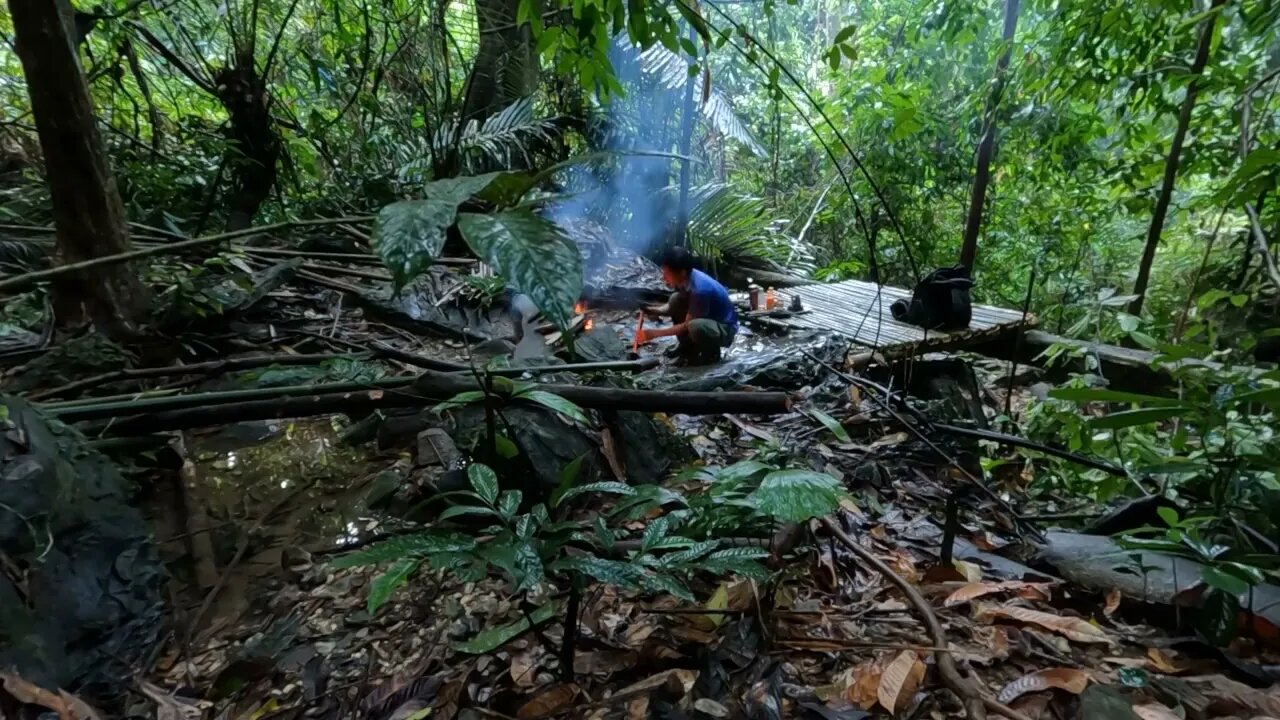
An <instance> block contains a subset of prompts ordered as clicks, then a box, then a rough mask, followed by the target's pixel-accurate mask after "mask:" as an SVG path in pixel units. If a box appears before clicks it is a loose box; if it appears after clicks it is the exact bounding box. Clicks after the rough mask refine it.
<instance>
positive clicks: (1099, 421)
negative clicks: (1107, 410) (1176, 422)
mask: <svg viewBox="0 0 1280 720" xmlns="http://www.w3.org/2000/svg"><path fill="white" fill-rule="evenodd" d="M1193 410H1194V408H1190V407H1186V406H1184V405H1178V406H1175V407H1157V408H1142V409H1139V410H1125V411H1123V412H1117V413H1111V414H1110V415H1103V416H1102V417H1095V418H1089V427H1091V428H1094V429H1095V430H1118V429H1120V428H1127V427H1135V426H1138V425H1150V424H1152V423H1157V422H1160V421H1162V420H1168V419H1170V418H1175V417H1178V416H1179V415H1183V414H1186V413H1188V412H1191V411H1193Z"/></svg>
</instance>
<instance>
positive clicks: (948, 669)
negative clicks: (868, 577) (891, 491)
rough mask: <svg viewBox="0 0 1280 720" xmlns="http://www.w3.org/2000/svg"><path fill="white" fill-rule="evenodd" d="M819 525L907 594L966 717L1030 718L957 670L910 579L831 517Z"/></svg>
mask: <svg viewBox="0 0 1280 720" xmlns="http://www.w3.org/2000/svg"><path fill="white" fill-rule="evenodd" d="M822 526H823V527H824V528H826V530H827V532H829V533H831V535H832V536H833V537H834V538H835V539H836V540H839V541H840V544H842V545H844V546H845V547H847V548H848V549H849V551H850V552H852V553H853V554H854V555H857V556H858V559H859V560H861V561H862V562H864V563H866V564H867V565H870V566H871V568H872V569H874V570H875V571H876V572H878V573H880V574H881V575H882V576H884V579H885V580H888V581H889V583H890V584H892V585H893V586H894V587H896V588H898V590H900V591H901V592H902V594H903V595H905V596H906V598H907V602H909V603H911V606H912V607H913V608H915V610H916V612H917V613H919V614H920V618H921V619H922V620H923V621H924V624H925V628H926V629H927V630H928V631H929V639H930V640H931V641H932V643H933V646H934V648H935V649H934V652H933V657H934V660H935V661H936V662H937V664H938V674H939V675H941V676H942V682H943V684H944V685H946V686H947V687H948V688H949V689H950V690H951V692H954V693H955V694H956V696H957V697H959V698H960V700H961V701H962V702H964V706H965V710H966V711H967V713H968V716H969V720H985V719H986V717H987V711H988V710H990V711H991V712H994V713H996V714H999V715H1003V716H1005V717H1007V718H1010V719H1011V720H1030V718H1028V717H1027V716H1026V715H1024V714H1022V713H1020V712H1018V711H1017V710H1014V709H1013V708H1011V707H1009V706H1007V705H1005V704H1003V703H1000V702H996V701H995V700H993V699H991V698H989V697H987V696H986V695H985V694H984V693H983V692H982V690H981V688H979V687H978V685H977V683H975V682H974V681H973V679H972V678H968V677H965V676H964V675H962V674H960V669H959V668H957V667H956V662H955V658H953V657H952V656H951V651H950V650H949V649H944V648H946V647H947V636H946V633H944V632H943V631H942V623H940V622H938V616H937V614H936V613H934V612H933V608H932V607H930V605H929V603H928V602H927V601H926V600H925V599H924V597H923V596H921V595H920V591H919V590H916V589H915V588H914V587H913V586H912V585H911V583H909V582H907V581H906V580H904V579H903V578H902V576H900V575H898V574H897V573H895V572H894V571H893V568H891V567H889V566H888V565H886V564H885V563H884V561H883V560H881V559H880V558H878V557H876V556H875V555H873V554H872V553H871V551H869V550H867V549H865V548H863V547H862V546H861V545H859V544H858V543H856V542H854V540H853V538H851V537H849V535H848V533H846V532H845V531H844V530H842V529H840V527H839V526H838V525H836V524H835V523H834V522H832V521H831V520H830V518H823V519H822Z"/></svg>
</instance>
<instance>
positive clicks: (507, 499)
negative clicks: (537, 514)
mask: <svg viewBox="0 0 1280 720" xmlns="http://www.w3.org/2000/svg"><path fill="white" fill-rule="evenodd" d="M523 497H524V496H523V494H522V493H521V492H520V491H519V490H506V491H504V492H503V493H502V496H501V497H499V498H498V512H500V513H502V516H503V517H505V518H508V519H510V518H513V517H515V514H516V511H517V510H519V509H520V500H521V499H522V498H523Z"/></svg>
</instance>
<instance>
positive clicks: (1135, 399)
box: [1049, 388, 1182, 407]
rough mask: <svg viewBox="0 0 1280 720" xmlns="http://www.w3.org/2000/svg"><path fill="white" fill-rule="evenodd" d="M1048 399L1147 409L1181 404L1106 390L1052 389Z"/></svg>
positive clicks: (1179, 402) (1148, 396) (1154, 397)
mask: <svg viewBox="0 0 1280 720" xmlns="http://www.w3.org/2000/svg"><path fill="white" fill-rule="evenodd" d="M1049 397H1051V398H1057V399H1058V400H1067V401H1070V402H1078V403H1086V402H1108V403H1138V404H1139V405H1146V406H1149V407H1168V406H1173V405H1180V404H1181V403H1182V401H1181V400H1177V399H1175V398H1163V397H1156V396H1155V395H1140V394H1138V393H1130V392H1121V391H1119V390H1107V389H1106V388H1054V389H1053V390H1050V391H1049Z"/></svg>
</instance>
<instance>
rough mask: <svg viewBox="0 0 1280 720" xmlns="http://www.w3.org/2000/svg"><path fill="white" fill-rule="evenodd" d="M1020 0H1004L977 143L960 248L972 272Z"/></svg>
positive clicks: (976, 253)
mask: <svg viewBox="0 0 1280 720" xmlns="http://www.w3.org/2000/svg"><path fill="white" fill-rule="evenodd" d="M1018 6H1019V0H1005V3H1004V31H1003V32H1002V33H1001V35H1000V39H1001V40H1002V41H1003V42H1004V45H1005V49H1004V52H1002V53H1000V58H999V59H998V60H996V72H995V80H994V82H993V84H992V86H991V94H990V95H988V96H987V109H986V112H985V113H984V114H983V115H984V117H983V128H982V140H981V141H980V142H979V143H978V155H977V161H976V163H975V166H976V167H975V168H974V172H973V193H972V194H971V195H970V196H969V216H968V218H967V219H966V220H965V223H964V244H963V245H962V246H961V247H960V264H961V265H964V266H965V267H967V268H969V269H970V270H972V269H973V262H974V259H975V258H976V257H977V255H978V231H979V230H980V229H981V228H982V208H983V206H984V204H985V203H986V201H987V185H989V184H990V182H991V158H992V156H993V155H995V145H996V109H997V108H999V106H1000V96H1001V95H1002V94H1003V93H1004V80H1005V73H1006V71H1007V70H1008V68H1009V58H1010V56H1011V55H1012V53H1013V34H1014V32H1015V31H1016V30H1017V28H1018Z"/></svg>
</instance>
